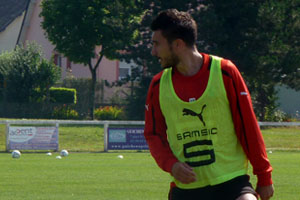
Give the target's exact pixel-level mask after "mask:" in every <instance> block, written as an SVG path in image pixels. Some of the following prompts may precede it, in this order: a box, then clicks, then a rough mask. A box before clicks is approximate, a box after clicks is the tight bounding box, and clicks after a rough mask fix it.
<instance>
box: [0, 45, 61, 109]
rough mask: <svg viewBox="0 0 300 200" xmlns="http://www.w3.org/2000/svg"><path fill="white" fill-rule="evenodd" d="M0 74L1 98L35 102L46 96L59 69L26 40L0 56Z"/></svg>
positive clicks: (9, 100)
mask: <svg viewBox="0 0 300 200" xmlns="http://www.w3.org/2000/svg"><path fill="white" fill-rule="evenodd" d="M0 74H1V76H2V77H4V81H5V83H6V84H5V85H6V86H5V87H4V88H3V92H4V96H5V97H6V98H5V99H4V100H6V101H7V102H15V103H32V102H34V103H36V102H42V101H44V100H45V99H46V96H47V92H48V90H49V88H50V87H51V86H52V85H53V84H54V83H55V82H56V81H57V80H58V79H59V77H60V69H59V68H58V67H57V66H56V65H54V63H53V62H51V61H48V60H46V59H45V58H43V55H42V51H41V47H40V46H38V45H37V44H36V43H27V44H26V46H17V47H16V48H15V50H13V51H11V52H6V53H4V54H2V55H0Z"/></svg>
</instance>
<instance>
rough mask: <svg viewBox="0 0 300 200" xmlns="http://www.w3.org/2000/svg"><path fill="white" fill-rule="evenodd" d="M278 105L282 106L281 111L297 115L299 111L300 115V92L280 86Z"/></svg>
mask: <svg viewBox="0 0 300 200" xmlns="http://www.w3.org/2000/svg"><path fill="white" fill-rule="evenodd" d="M278 90H279V92H278V97H279V100H278V103H279V104H280V106H279V108H280V110H282V111H284V112H286V113H288V114H291V115H293V116H295V115H296V112H297V111H298V112H299V114H300V91H296V90H293V89H290V88H287V87H285V86H278Z"/></svg>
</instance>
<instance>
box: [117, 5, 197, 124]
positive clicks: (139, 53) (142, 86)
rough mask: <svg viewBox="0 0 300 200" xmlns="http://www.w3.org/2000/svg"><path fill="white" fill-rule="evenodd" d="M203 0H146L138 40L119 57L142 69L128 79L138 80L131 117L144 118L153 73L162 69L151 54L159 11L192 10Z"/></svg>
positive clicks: (130, 103)
mask: <svg viewBox="0 0 300 200" xmlns="http://www.w3.org/2000/svg"><path fill="white" fill-rule="evenodd" d="M200 2H201V0H182V1H178V0H169V1H152V0H145V1H144V4H143V10H145V11H146V12H145V15H144V17H143V19H142V22H141V24H138V26H137V27H136V28H138V30H139V35H138V42H137V43H136V44H134V45H132V46H128V47H127V48H126V54H121V55H120V56H119V59H121V60H124V61H126V62H128V63H131V62H133V63H135V64H136V65H137V66H139V67H140V69H135V70H137V71H138V72H139V73H134V74H133V76H132V77H130V78H128V81H137V82H138V83H139V84H135V86H133V87H132V90H133V91H132V94H131V95H128V98H127V101H128V107H127V115H128V116H129V117H130V118H131V119H135V120H141V119H143V118H144V108H145V107H144V105H145V101H146V96H147V89H148V87H149V84H150V81H151V78H152V76H153V74H156V73H157V72H159V71H160V70H161V67H160V64H159V62H158V61H157V59H155V58H153V56H152V55H151V36H152V31H151V30H150V23H151V21H152V19H153V17H154V16H156V15H157V13H158V12H160V11H161V10H164V9H169V8H177V9H178V10H183V11H187V10H191V9H192V8H196V7H197V6H198V5H199V4H200Z"/></svg>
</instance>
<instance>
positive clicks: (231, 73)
mask: <svg viewBox="0 0 300 200" xmlns="http://www.w3.org/2000/svg"><path fill="white" fill-rule="evenodd" d="M221 69H222V73H223V75H225V76H228V77H229V78H234V79H236V78H237V77H240V76H241V75H240V71H239V69H238V68H237V66H236V65H235V64H234V63H233V62H232V61H231V60H229V59H225V58H222V60H221Z"/></svg>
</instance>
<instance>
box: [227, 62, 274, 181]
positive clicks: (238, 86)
mask: <svg viewBox="0 0 300 200" xmlns="http://www.w3.org/2000/svg"><path fill="white" fill-rule="evenodd" d="M222 70H223V80H224V84H225V88H226V91H227V97H228V99H229V102H230V107H231V112H232V117H233V122H234V126H235V130H236V134H237V137H238V139H239V141H240V142H241V144H242V147H243V149H244V151H245V153H246V155H247V157H248V159H249V161H250V163H251V165H252V167H253V173H254V174H255V175H257V179H258V182H257V185H259V186H266V185H271V184H272V179H271V171H272V167H271V165H270V162H269V160H268V158H267V153H266V150H265V149H266V147H265V144H264V140H263V137H262V134H261V131H260V128H259V125H258V123H257V120H256V116H255V114H254V111H253V107H252V102H251V96H250V93H249V91H248V89H247V86H246V84H245V82H244V80H243V78H242V76H241V74H240V72H239V71H238V69H237V68H236V67H235V65H234V64H233V63H232V62H230V61H229V60H223V61H222Z"/></svg>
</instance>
